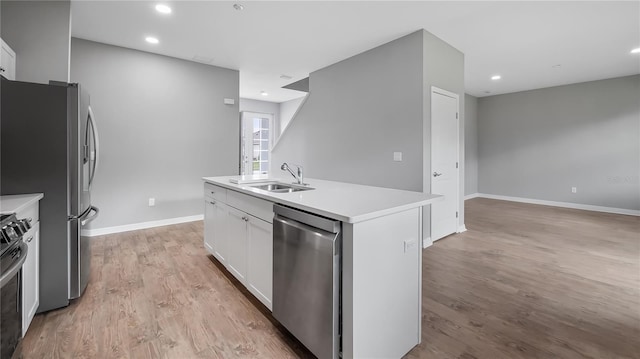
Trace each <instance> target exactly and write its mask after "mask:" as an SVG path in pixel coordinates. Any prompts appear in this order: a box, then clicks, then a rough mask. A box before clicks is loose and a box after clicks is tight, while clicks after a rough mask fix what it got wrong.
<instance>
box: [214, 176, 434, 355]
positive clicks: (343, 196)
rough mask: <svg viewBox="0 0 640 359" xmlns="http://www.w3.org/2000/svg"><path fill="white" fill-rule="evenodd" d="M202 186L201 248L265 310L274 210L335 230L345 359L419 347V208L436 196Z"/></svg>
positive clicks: (365, 189)
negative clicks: (332, 223)
mask: <svg viewBox="0 0 640 359" xmlns="http://www.w3.org/2000/svg"><path fill="white" fill-rule="evenodd" d="M203 180H204V181H205V184H204V195H205V205H206V207H205V208H206V211H205V247H206V248H207V250H209V252H211V253H212V254H213V255H214V257H216V258H217V259H218V260H219V261H220V262H221V263H223V264H224V265H225V266H226V267H227V269H229V271H230V272H231V273H232V274H233V275H234V276H236V278H238V279H239V280H240V282H241V283H243V284H244V285H245V286H246V287H247V288H248V289H249V291H250V292H251V293H252V294H254V295H255V296H256V298H258V299H259V300H260V301H261V302H262V303H264V304H265V306H267V308H269V309H270V310H271V309H272V303H271V298H272V290H273V288H272V280H273V257H272V255H273V253H272V248H273V238H272V236H273V232H272V229H271V224H272V223H273V206H274V204H279V205H284V206H286V207H289V208H293V209H297V210H302V211H305V212H308V213H312V214H316V215H319V216H322V217H325V218H329V219H333V220H337V221H340V222H341V227H342V256H341V262H342V263H341V273H342V276H341V298H342V300H341V325H340V331H341V338H342V347H341V352H342V357H343V358H400V357H402V356H403V355H404V354H406V353H407V352H408V351H409V350H411V348H413V347H414V346H415V345H417V344H419V343H420V336H421V333H420V331H421V293H422V291H421V283H422V278H421V277H422V275H421V273H422V271H421V268H422V255H421V248H422V237H423V236H422V207H423V206H425V205H429V204H431V203H432V202H434V201H436V200H438V199H439V198H440V197H441V196H438V195H431V194H425V193H420V192H411V191H401V190H394V189H388V188H379V187H371V186H363V185H356V184H349V183H341V182H333V181H325V180H317V179H306V181H305V182H307V183H308V186H305V190H300V191H295V192H287V193H278V192H270V191H267V190H265V189H260V188H258V187H259V186H261V185H263V184H264V182H263V183H252V181H251V180H246V179H245V180H246V182H247V183H243V181H242V179H241V178H239V177H238V176H226V177H204V178H203ZM231 181H235V182H239V183H232V182H231ZM265 181H266V180H265ZM271 182H281V183H290V182H289V181H278V180H276V179H274V180H271ZM307 188H311V189H307ZM233 223H241V224H242V225H244V226H245V227H240V226H239V225H233ZM242 228H245V229H242Z"/></svg>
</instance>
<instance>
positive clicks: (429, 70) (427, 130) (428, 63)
mask: <svg viewBox="0 0 640 359" xmlns="http://www.w3.org/2000/svg"><path fill="white" fill-rule="evenodd" d="M421 32H422V34H423V47H422V56H423V69H424V81H423V92H424V103H423V113H424V127H423V134H422V137H423V151H424V163H425V165H424V168H423V185H424V188H425V191H426V192H431V178H432V177H431V173H432V169H431V87H432V86H435V87H438V88H440V89H443V90H447V91H449V92H453V93H455V94H457V95H458V101H459V102H458V106H459V111H460V122H459V124H460V126H459V131H460V132H459V136H460V137H459V141H460V142H459V146H460V147H459V149H458V153H459V156H460V177H459V178H460V183H459V193H460V196H459V198H458V206H459V209H460V210H459V219H458V223H459V224H464V195H463V193H464V176H465V172H464V171H465V167H464V118H465V113H464V109H465V106H464V55H463V54H462V53H461V52H460V51H458V50H457V49H455V48H454V47H452V46H451V45H449V44H447V43H446V42H444V41H442V40H440V39H439V38H438V37H436V36H434V35H433V34H431V33H429V32H427V31H424V30H423V31H421ZM430 210H431V207H430V206H428V207H425V209H424V211H423V222H424V223H425V228H431V212H430ZM425 233H430V230H429V232H427V231H425ZM425 237H426V235H425Z"/></svg>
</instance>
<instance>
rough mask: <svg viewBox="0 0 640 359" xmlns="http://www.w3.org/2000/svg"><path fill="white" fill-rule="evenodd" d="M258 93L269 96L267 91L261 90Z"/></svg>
mask: <svg viewBox="0 0 640 359" xmlns="http://www.w3.org/2000/svg"><path fill="white" fill-rule="evenodd" d="M260 94H261V95H262V96H269V93H267V91H261V92H260Z"/></svg>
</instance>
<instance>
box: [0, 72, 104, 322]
mask: <svg viewBox="0 0 640 359" xmlns="http://www.w3.org/2000/svg"><path fill="white" fill-rule="evenodd" d="M0 82H1V88H0V96H1V101H0V129H1V131H0V147H1V152H0V193H1V194H3V195H8V194H21V193H38V192H41V193H44V198H43V199H42V200H41V201H40V307H39V309H38V312H44V311H48V310H52V309H56V308H60V307H64V306H67V305H68V304H69V300H70V299H74V298H77V297H80V296H81V295H82V293H83V292H84V290H85V288H86V287H87V283H88V281H89V274H90V262H91V243H90V239H89V237H88V236H86V235H84V234H83V230H85V229H86V228H87V224H88V223H89V222H90V221H92V220H93V219H95V218H96V217H97V215H98V208H96V207H95V206H92V205H91V186H92V184H93V180H94V178H95V173H96V168H97V164H98V136H97V129H96V123H95V118H94V116H93V112H92V110H91V106H90V104H89V94H88V93H87V92H86V91H85V90H84V89H83V88H82V87H81V86H80V85H79V84H68V83H57V82H51V83H49V84H35V83H27V82H18V81H10V80H6V79H5V78H1V81H0Z"/></svg>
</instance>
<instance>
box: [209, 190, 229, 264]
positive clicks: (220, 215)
mask: <svg viewBox="0 0 640 359" xmlns="http://www.w3.org/2000/svg"><path fill="white" fill-rule="evenodd" d="M228 220H229V209H228V207H227V205H225V204H224V203H222V202H218V201H214V205H213V235H212V237H213V238H212V239H213V256H214V257H216V258H217V259H218V260H219V261H220V262H221V263H226V261H227V253H228V249H227V248H228V247H229V244H228V242H229V240H228V235H227V221H228Z"/></svg>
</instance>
